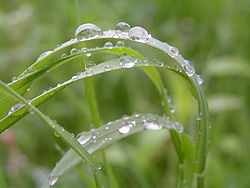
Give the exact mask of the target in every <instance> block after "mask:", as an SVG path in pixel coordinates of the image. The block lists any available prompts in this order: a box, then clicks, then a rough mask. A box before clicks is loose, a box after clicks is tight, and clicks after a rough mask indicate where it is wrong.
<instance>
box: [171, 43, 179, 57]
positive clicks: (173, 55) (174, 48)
mask: <svg viewBox="0 0 250 188" xmlns="http://www.w3.org/2000/svg"><path fill="white" fill-rule="evenodd" d="M169 50H170V54H169V55H170V57H172V58H175V57H177V56H178V55H179V50H178V49H177V48H176V47H173V46H170V49H169Z"/></svg>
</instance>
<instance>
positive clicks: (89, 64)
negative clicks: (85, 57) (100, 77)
mask: <svg viewBox="0 0 250 188" xmlns="http://www.w3.org/2000/svg"><path fill="white" fill-rule="evenodd" d="M95 66H96V64H95V63H94V62H93V61H90V62H88V63H87V64H86V65H85V69H86V70H92V69H94V68H95Z"/></svg>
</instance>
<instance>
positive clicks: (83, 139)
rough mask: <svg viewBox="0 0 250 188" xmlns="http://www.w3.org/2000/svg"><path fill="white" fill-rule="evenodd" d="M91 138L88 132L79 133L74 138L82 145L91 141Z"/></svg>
mask: <svg viewBox="0 0 250 188" xmlns="http://www.w3.org/2000/svg"><path fill="white" fill-rule="evenodd" d="M91 136H92V133H90V132H82V133H79V134H78V135H77V136H76V138H77V141H78V142H79V143H80V144H81V145H83V144H86V143H87V142H88V141H89V140H90V139H91Z"/></svg>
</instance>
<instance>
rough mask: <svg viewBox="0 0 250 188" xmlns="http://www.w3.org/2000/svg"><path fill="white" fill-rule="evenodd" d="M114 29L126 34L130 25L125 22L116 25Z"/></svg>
mask: <svg viewBox="0 0 250 188" xmlns="http://www.w3.org/2000/svg"><path fill="white" fill-rule="evenodd" d="M115 29H116V30H117V31H118V32H128V31H129V30H130V25H129V24H128V23H126V22H120V23H118V24H116V26H115Z"/></svg>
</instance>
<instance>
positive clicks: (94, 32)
mask: <svg viewBox="0 0 250 188" xmlns="http://www.w3.org/2000/svg"><path fill="white" fill-rule="evenodd" d="M101 34H102V30H101V29H100V28H99V27H98V26H97V25H95V24H92V23H86V24H82V25H80V26H79V27H78V28H77V29H76V31H75V36H76V37H77V39H78V40H81V39H84V38H85V39H89V38H94V37H96V36H98V35H101Z"/></svg>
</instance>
